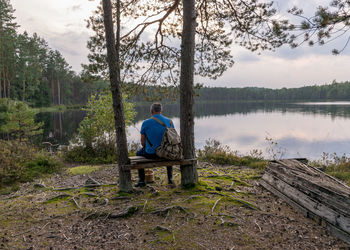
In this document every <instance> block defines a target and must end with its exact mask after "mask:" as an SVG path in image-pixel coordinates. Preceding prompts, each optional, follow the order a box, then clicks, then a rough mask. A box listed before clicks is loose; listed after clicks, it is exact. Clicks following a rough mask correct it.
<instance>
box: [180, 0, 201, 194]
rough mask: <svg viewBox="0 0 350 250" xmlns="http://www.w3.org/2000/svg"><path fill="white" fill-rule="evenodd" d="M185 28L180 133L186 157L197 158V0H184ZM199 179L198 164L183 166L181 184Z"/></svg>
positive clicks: (186, 184)
mask: <svg viewBox="0 0 350 250" xmlns="http://www.w3.org/2000/svg"><path fill="white" fill-rule="evenodd" d="M182 4H183V30H182V42H181V75H180V134H181V141H182V145H183V156H184V158H185V159H192V158H195V146H194V87H193V72H194V48H195V32H196V12H195V0H182ZM197 181H198V173H197V166H196V164H195V163H194V164H191V165H186V166H181V185H182V186H184V187H187V186H193V185H194V184H196V183H197Z"/></svg>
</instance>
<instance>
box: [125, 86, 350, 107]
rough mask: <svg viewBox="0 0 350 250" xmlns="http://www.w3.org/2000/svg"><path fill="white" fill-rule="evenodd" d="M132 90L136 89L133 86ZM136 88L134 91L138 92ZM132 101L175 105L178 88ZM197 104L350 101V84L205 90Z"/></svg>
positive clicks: (153, 90) (152, 90)
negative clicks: (160, 102)
mask: <svg viewBox="0 0 350 250" xmlns="http://www.w3.org/2000/svg"><path fill="white" fill-rule="evenodd" d="M131 86H132V85H131ZM134 87H135V86H133V87H132V88H134ZM129 97H130V99H131V101H133V102H136V103H139V104H142V103H149V102H152V101H162V102H163V103H175V102H176V100H177V101H179V100H178V99H177V97H178V89H177V88H176V87H154V86H148V87H145V88H144V89H143V91H142V93H140V94H138V95H136V96H132V95H129ZM195 100H196V103H198V102H200V103H202V102H240V101H279V102H281V101H283V102H290V101H327V100H350V82H348V81H346V82H339V83H338V82H333V83H332V84H326V85H314V86H305V87H300V88H281V89H270V88H258V87H245V88H227V87H201V88H196V89H195Z"/></svg>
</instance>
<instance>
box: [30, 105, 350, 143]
mask: <svg viewBox="0 0 350 250" xmlns="http://www.w3.org/2000/svg"><path fill="white" fill-rule="evenodd" d="M135 109H136V111H137V115H136V118H135V123H136V122H138V121H142V120H144V119H147V118H149V117H150V112H149V105H143V106H136V107H135ZM260 112H266V113H270V112H281V113H302V114H313V115H314V114H316V115H325V116H330V117H331V118H332V119H333V118H335V117H350V105H349V106H347V105H302V104H288V103H274V102H271V103H263V102H261V103H259V102H246V103H242V102H235V103H197V104H196V105H195V116H196V117H197V118H200V117H210V116H223V115H230V114H243V115H247V114H249V113H260ZM179 113H180V107H179V105H177V104H165V105H164V114H165V115H166V116H169V117H179ZM85 115H86V112H85V111H81V110H69V111H65V112H51V113H49V112H47V113H39V114H37V116H36V121H42V122H44V127H43V129H44V133H43V141H49V142H51V143H53V144H56V143H59V144H68V142H69V140H70V139H71V138H72V137H73V134H74V133H76V131H77V129H78V127H79V123H80V122H81V121H82V120H83V119H84V117H85Z"/></svg>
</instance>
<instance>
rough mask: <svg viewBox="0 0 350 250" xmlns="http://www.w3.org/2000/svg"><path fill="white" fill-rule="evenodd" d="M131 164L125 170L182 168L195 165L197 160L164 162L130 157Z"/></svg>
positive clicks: (162, 160)
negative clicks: (164, 167) (165, 167)
mask: <svg viewBox="0 0 350 250" xmlns="http://www.w3.org/2000/svg"><path fill="white" fill-rule="evenodd" d="M130 160H131V164H130V165H126V166H125V168H124V169H125V170H132V169H142V168H156V167H163V166H176V165H179V166H182V165H189V164H193V163H194V162H196V161H197V159H184V160H164V159H146V158H144V157H142V158H141V157H137V158H136V157H133V158H132V157H130Z"/></svg>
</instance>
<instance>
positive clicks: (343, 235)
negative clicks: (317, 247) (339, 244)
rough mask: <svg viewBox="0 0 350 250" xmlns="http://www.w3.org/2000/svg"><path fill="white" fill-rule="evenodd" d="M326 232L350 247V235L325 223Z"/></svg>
mask: <svg viewBox="0 0 350 250" xmlns="http://www.w3.org/2000/svg"><path fill="white" fill-rule="evenodd" d="M327 230H328V231H330V232H331V233H332V234H333V235H335V236H336V237H338V238H339V239H341V240H342V241H344V242H346V243H347V244H349V247H350V234H348V233H346V232H344V231H343V230H340V229H339V228H337V227H335V226H334V225H332V224H330V223H327Z"/></svg>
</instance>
